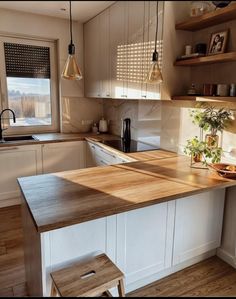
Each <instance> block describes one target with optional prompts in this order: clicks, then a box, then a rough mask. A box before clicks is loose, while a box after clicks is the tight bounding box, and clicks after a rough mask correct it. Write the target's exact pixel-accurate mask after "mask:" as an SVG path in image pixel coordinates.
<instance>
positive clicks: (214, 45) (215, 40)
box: [207, 29, 229, 55]
mask: <svg viewBox="0 0 236 299" xmlns="http://www.w3.org/2000/svg"><path fill="white" fill-rule="evenodd" d="M228 35H229V30H228V29H227V30H224V31H220V32H219V31H218V32H215V33H212V34H211V38H210V42H209V46H208V52H207V55H216V54H222V53H225V49H226V44H227V41H228Z"/></svg>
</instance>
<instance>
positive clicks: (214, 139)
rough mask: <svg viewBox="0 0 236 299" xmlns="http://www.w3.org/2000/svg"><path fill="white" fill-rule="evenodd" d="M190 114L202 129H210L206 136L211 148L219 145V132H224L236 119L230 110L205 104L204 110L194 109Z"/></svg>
mask: <svg viewBox="0 0 236 299" xmlns="http://www.w3.org/2000/svg"><path fill="white" fill-rule="evenodd" d="M200 107H201V106H200ZM202 107H204V105H202ZM190 116H191V117H192V118H193V123H194V124H196V125H198V126H199V128H200V129H202V131H210V133H209V134H206V136H205V142H206V144H207V146H208V147H209V148H210V149H215V148H218V147H219V135H217V133H218V132H221V133H222V131H223V130H224V129H225V128H226V127H227V126H228V125H229V123H230V122H231V121H232V120H233V119H234V118H233V114H232V112H231V111H230V110H228V109H225V108H221V109H219V110H217V109H215V108H214V107H212V106H205V109H204V110H201V109H194V110H192V111H191V113H190Z"/></svg>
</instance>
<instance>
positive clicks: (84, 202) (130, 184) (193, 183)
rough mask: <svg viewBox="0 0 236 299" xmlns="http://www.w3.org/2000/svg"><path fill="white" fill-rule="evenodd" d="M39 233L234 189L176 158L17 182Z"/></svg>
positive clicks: (37, 177) (208, 173)
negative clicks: (198, 195)
mask: <svg viewBox="0 0 236 299" xmlns="http://www.w3.org/2000/svg"><path fill="white" fill-rule="evenodd" d="M19 184H20V187H21V190H22V194H23V196H24V198H25V200H26V202H27V205H28V207H29V209H30V211H31V213H32V216H33V219H34V222H35V225H36V228H37V231H38V232H45V231H48V230H52V229H57V228H61V227H65V226H68V225H72V224H77V223H81V222H86V221H89V220H94V219H97V218H101V217H105V216H110V215H114V214H118V213H121V212H125V211H130V210H133V209H137V208H141V207H145V206H149V205H152V204H157V203H161V202H164V201H168V200H173V199H176V198H179V197H183V196H188V195H193V194H197V193H201V192H205V191H208V190H212V189H216V188H224V187H229V186H233V185H236V181H234V180H227V179H224V178H222V177H219V176H218V175H217V174H215V173H213V172H211V171H208V170H199V169H193V168H190V167H189V158H187V157H185V156H178V157H173V158H166V159H160V160H150V161H145V162H134V163H128V164H125V165H122V164H121V165H112V166H106V167H95V168H89V169H82V170H75V171H68V172H62V173H55V174H48V175H39V176H34V177H26V178H20V179H19Z"/></svg>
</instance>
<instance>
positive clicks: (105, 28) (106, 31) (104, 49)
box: [97, 8, 111, 98]
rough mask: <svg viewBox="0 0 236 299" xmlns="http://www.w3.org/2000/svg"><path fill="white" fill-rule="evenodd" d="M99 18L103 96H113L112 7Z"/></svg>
mask: <svg viewBox="0 0 236 299" xmlns="http://www.w3.org/2000/svg"><path fill="white" fill-rule="evenodd" d="M97 18H99V20H100V24H99V32H100V37H99V39H100V49H99V51H100V58H99V60H100V68H99V77H100V85H101V97H102V98H110V97H111V55H110V38H111V36H110V8H108V9H106V10H104V11H103V12H102V13H101V14H100V15H99V16H98V17H97Z"/></svg>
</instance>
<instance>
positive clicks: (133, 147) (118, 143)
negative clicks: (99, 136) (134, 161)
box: [103, 139, 159, 153]
mask: <svg viewBox="0 0 236 299" xmlns="http://www.w3.org/2000/svg"><path fill="white" fill-rule="evenodd" d="M103 143H104V144H106V145H108V146H110V147H113V148H115V149H117V150H119V151H121V152H124V153H134V152H145V151H152V150H157V149H159V148H158V147H156V146H154V145H149V144H147V143H143V142H141V141H135V140H130V141H129V142H124V141H123V140H122V139H118V140H104V141H103Z"/></svg>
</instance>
